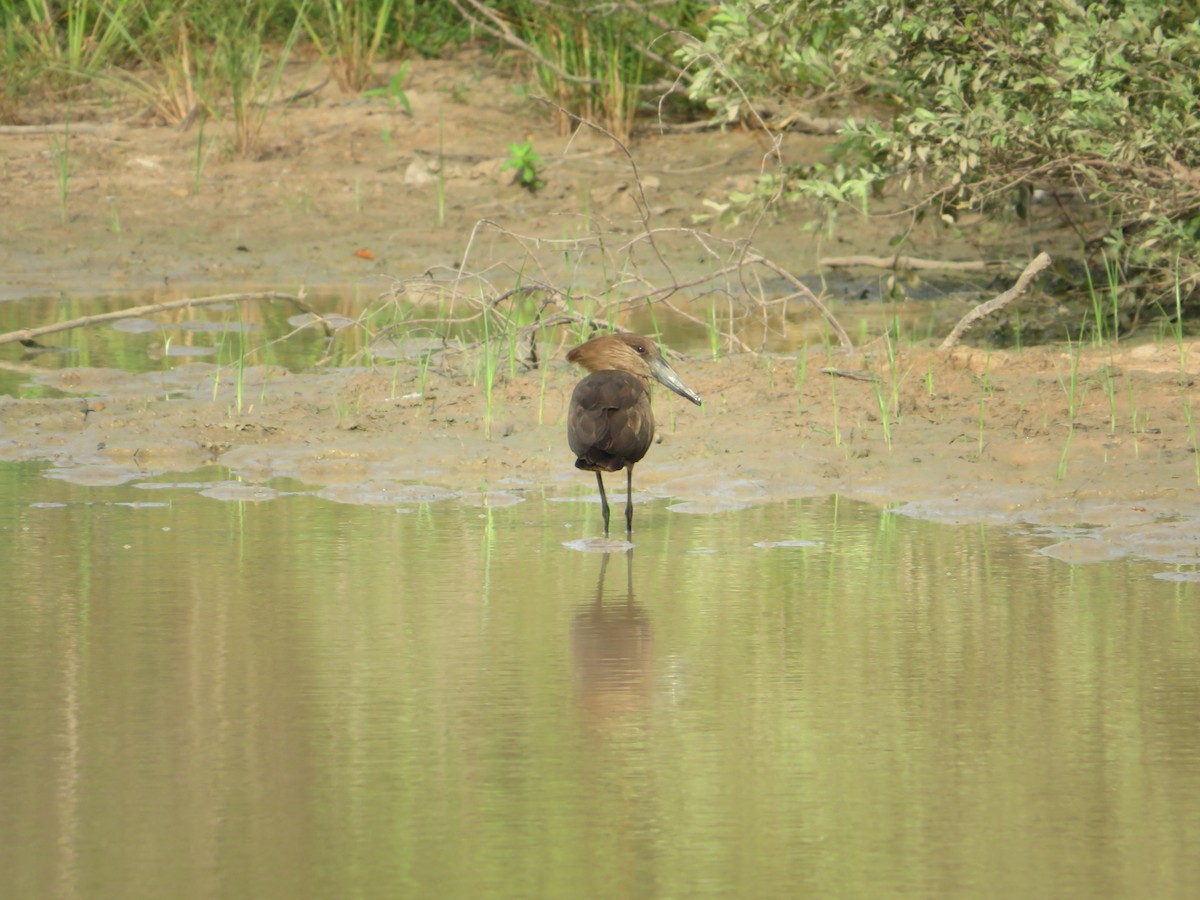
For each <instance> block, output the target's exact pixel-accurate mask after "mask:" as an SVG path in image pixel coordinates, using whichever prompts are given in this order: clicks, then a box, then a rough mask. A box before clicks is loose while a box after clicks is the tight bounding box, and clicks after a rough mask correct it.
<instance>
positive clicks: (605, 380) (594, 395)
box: [567, 370, 654, 472]
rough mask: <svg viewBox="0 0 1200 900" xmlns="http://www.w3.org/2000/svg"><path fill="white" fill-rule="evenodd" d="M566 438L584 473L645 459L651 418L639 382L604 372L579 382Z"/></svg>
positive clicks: (646, 396)
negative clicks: (588, 470) (584, 470)
mask: <svg viewBox="0 0 1200 900" xmlns="http://www.w3.org/2000/svg"><path fill="white" fill-rule="evenodd" d="M567 440H568V443H570V445H571V450H572V452H574V454H575V455H576V456H577V457H578V458H579V461H578V462H577V463H576V465H578V466H579V467H580V468H583V469H590V470H597V469H599V470H602V471H605V472H616V471H619V470H620V469H623V468H624V467H625V466H627V465H631V464H633V463H636V462H637V461H638V460H640V459H641V458H642V457H643V456H645V455H646V451H647V450H648V449H649V447H650V442H651V441H652V440H654V416H653V414H652V413H651V411H650V394H649V392H647V390H646V388H645V386H644V385H643V384H642V382H641V380H640V379H638V378H637V377H635V376H633V375H629V374H626V373H625V372H619V371H615V370H607V371H604V372H594V373H592V374H591V375H588V376H587V377H586V378H584V379H583V380H582V381H580V382H579V384H577V385H576V386H575V392H574V393H573V394H572V395H571V407H570V411H569V412H568V414H567Z"/></svg>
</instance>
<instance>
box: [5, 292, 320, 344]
mask: <svg viewBox="0 0 1200 900" xmlns="http://www.w3.org/2000/svg"><path fill="white" fill-rule="evenodd" d="M255 300H286V301H287V302H288V303H292V304H295V305H296V306H298V307H299V308H300V309H302V310H304V311H305V312H307V313H310V314H312V315H314V316H317V318H318V319H320V318H321V316H320V314H319V313H317V312H315V311H314V310H313V308H312V307H311V306H309V305H308V303H306V302H305V300H304V293H303V291H302V292H301V293H299V294H284V293H280V292H278V291H259V292H256V293H251V294H221V295H219V296H215V297H187V298H184V299H182V300H170V301H168V302H166V303H151V304H148V305H146V306H133V307H130V308H128V309H118V310H115V311H114V312H108V313H99V314H98V315H94V316H83V317H81V318H78V319H71V320H70V321H69V322H55V323H54V324H53V325H42V326H40V327H38V328H23V329H21V330H20V331H10V332H8V333H7V334H0V344H14V343H16V342H18V341H31V340H33V339H34V338H38V337H42V336H43V335H47V334H56V333H57V332H60V331H70V330H72V329H75V328H86V327H87V326H88V325H98V324H100V323H101V322H114V321H116V320H117V319H131V318H133V317H135V316H148V315H152V314H153V313H161V312H167V311H168V310H173V309H186V308H188V307H191V306H208V305H211V304H214V303H245V302H249V301H255Z"/></svg>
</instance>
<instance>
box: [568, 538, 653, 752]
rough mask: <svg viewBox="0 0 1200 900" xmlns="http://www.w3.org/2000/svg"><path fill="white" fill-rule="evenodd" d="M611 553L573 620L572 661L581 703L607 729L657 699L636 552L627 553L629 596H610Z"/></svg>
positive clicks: (649, 629)
mask: <svg viewBox="0 0 1200 900" xmlns="http://www.w3.org/2000/svg"><path fill="white" fill-rule="evenodd" d="M610 556H612V554H610V553H605V554H604V556H603V558H602V559H601V561H600V575H599V578H598V580H597V582H596V596H595V598H594V599H589V600H588V601H586V602H584V603H582V604H580V606H579V607H578V610H577V612H576V614H575V618H574V619H573V620H572V622H571V661H572V667H573V669H574V674H575V691H576V699H577V702H578V703H579V705H580V706H581V707H583V709H584V710H585V711H586V712H587V714H588V719H589V721H590V723H591V724H593V725H596V726H598V727H602V728H607V727H611V726H613V725H615V724H616V723H618V722H619V721H622V720H623V719H625V718H626V717H628V716H629V715H630V714H631V713H636V712H639V711H643V710H646V709H649V707H650V706H651V705H652V703H653V699H654V671H653V662H654V629H653V627H652V625H651V622H650V615H649V613H648V612H647V610H646V608H645V607H644V606H642V605H641V604H639V603H638V602H637V601H636V600H635V599H634V594H633V550H632V548H631V549H629V550H627V551H626V570H625V571H626V578H625V581H626V585H625V597H624V598H621V597H620V596H617V597H614V598H609V601H608V602H607V603H606V602H605V599H604V577H605V573H606V572H607V570H608V563H609V557H610Z"/></svg>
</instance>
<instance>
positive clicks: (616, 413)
mask: <svg viewBox="0 0 1200 900" xmlns="http://www.w3.org/2000/svg"><path fill="white" fill-rule="evenodd" d="M567 361H568V362H573V363H578V364H579V365H581V366H583V367H584V368H585V369H587V370H588V371H589V372H590V373H591V374H590V375H588V376H586V377H585V378H584V379H583V380H582V381H580V382H579V384H577V385H575V392H574V393H573V394H571V407H570V410H569V411H568V413H567V442H568V443H569V444H570V445H571V450H572V451H573V452H574V453H575V456H576V457H578V458H577V459H576V460H575V467H576V468H579V469H584V470H585V471H588V472H595V473H596V484H598V485H599V486H600V504H601V509H602V510H603V514H604V534H605V536H606V537H607V536H608V496H607V495H606V494H605V493H604V478H603V477H602V475H601V473H602V472H619V471H621V469H624V470H625V472H626V476H625V477H626V481H625V531H626V532H630V531H633V466H634V463H637V462H638V461H640V460H641V458H642V457H643V456H645V455H646V451H647V450H649V449H650V443H651V442H652V441H653V440H654V413H653V412H651V410H650V379H651V378H653V379H655V380H656V381H659V382H660V383H662V384H664V385H666V386H667V387H669V388H670V389H671V390H673V391H674V392H675V393H677V394H679V396H681V397H686V398H687V399H688V400H691V401H692V402H693V403H695V404H696V405H697V406H699V405H700V398H699V396H697V395H696V392H695V391H693V390H692V389H691V388H689V387H688V386H687V385H686V384H684V383H683V381H682V380H681V379H680V378H679V376H678V375H676V374H675V370H674V369H672V368H671V367H670V366H669V365H668V364H667V361H666V360H665V359H663V358H662V354H661V353H660V352H659V350H658V347H657V346H656V345H655V343H654V341H652V340H650V339H649V338H647V337H643V336H642V335H640V334H605V335H601V336H600V337H595V338H592V339H591V340H590V341H588V342H587V343H586V344H580V345H579V346H578V347H576V348H574V349H573V350H571V352H570V353H568V354H567Z"/></svg>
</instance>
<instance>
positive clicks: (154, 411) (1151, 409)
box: [0, 343, 1200, 565]
mask: <svg viewBox="0 0 1200 900" xmlns="http://www.w3.org/2000/svg"><path fill="white" fill-rule="evenodd" d="M1184 353H1185V356H1184V362H1183V365H1184V366H1185V372H1186V373H1187V375H1186V378H1185V384H1184V385H1183V386H1181V384H1180V351H1179V348H1178V347H1176V346H1169V345H1145V346H1140V347H1134V348H1131V349H1119V350H1113V351H1111V352H1110V351H1103V352H1100V351H1084V352H1083V353H1081V354H1080V355H1079V356H1078V358H1077V359H1072V357H1071V356H1070V355H1069V354H1067V353H1064V352H1060V351H1057V350H1050V349H1033V350H1025V351H1022V352H1020V353H1014V354H1005V353H995V352H994V353H991V354H985V353H983V352H980V351H973V350H960V351H958V352H955V353H953V354H951V355H950V356H944V355H941V354H938V353H934V352H932V351H910V352H906V353H902V354H900V355H899V356H898V357H897V359H896V363H895V367H894V370H893V368H892V367H891V366H890V365H888V366H886V369H881V360H880V359H878V358H872V357H869V356H865V357H860V358H856V359H850V360H848V359H846V358H845V357H842V356H838V357H836V359H834V360H830V361H832V362H834V364H835V365H837V366H838V368H839V369H842V370H852V371H863V372H874V373H876V374H877V375H879V377H880V378H881V379H882V380H881V383H880V387H879V389H878V390H877V389H876V386H875V385H874V384H873V383H870V382H865V381H859V380H856V379H851V378H845V377H834V376H830V375H826V374H822V373H821V372H820V371H819V369H820V368H821V367H822V366H823V365H825V363H826V360H825V359H822V358H818V357H817V355H816V354H812V355H810V356H809V357H808V358H807V360H805V359H803V358H802V357H783V356H772V357H760V358H754V357H752V356H749V355H739V356H732V357H727V358H723V359H719V360H716V361H712V360H702V359H686V360H683V361H681V362H680V363H679V364H678V367H679V368H680V370H681V371H682V372H684V373H686V378H687V381H688V383H689V384H690V385H692V386H693V387H694V388H695V389H696V390H697V391H698V392H699V393H700V394H701V395H702V396H703V397H704V398H705V404H704V406H703V407H702V408H700V409H697V408H695V407H693V406H691V405H690V404H687V403H685V402H683V401H680V400H678V398H675V397H673V396H671V395H669V394H668V393H667V392H662V391H660V392H659V393H658V396H657V397H656V415H657V417H658V419H659V421H660V438H661V440H660V442H659V444H658V446H656V447H654V448H652V449H651V452H650V454H649V455H648V457H647V459H646V460H645V461H644V463H643V464H642V465H641V466H639V468H638V478H637V482H638V489H639V491H642V492H645V493H646V494H649V495H657V496H664V497H670V498H672V499H673V500H674V501H675V502H674V504H673V505H672V507H671V508H672V509H673V510H674V511H675V512H676V513H687V514H708V513H719V512H721V511H722V510H729V509H737V508H743V507H747V506H752V505H756V504H764V503H774V502H778V501H782V500H787V499H792V498H797V497H809V496H821V495H828V494H831V493H839V494H842V495H844V496H847V497H850V498H854V499H860V500H864V501H867V502H871V503H875V504H891V505H898V506H899V512H901V513H903V514H906V515H913V516H921V517H924V518H929V519H933V520H935V521H941V522H947V523H958V524H969V523H979V522H982V523H988V524H992V525H998V526H1003V527H1011V528H1025V527H1029V528H1036V529H1039V530H1041V531H1043V532H1044V533H1045V534H1047V535H1049V536H1060V537H1061V538H1062V541H1063V542H1064V543H1062V544H1060V545H1059V546H1058V547H1056V548H1053V549H1051V550H1050V551H1049V552H1051V553H1053V554H1056V555H1059V556H1061V557H1062V558H1064V559H1068V560H1070V561H1090V560H1096V559H1107V558H1112V557H1113V556H1119V555H1123V554H1126V553H1128V554H1134V555H1137V556H1140V557H1147V558H1151V559H1156V560H1160V561H1162V562H1168V563H1178V564H1185V565H1194V564H1196V563H1200V481H1198V479H1200V475H1198V473H1197V459H1196V452H1195V440H1196V437H1195V431H1194V427H1195V425H1194V423H1192V424H1189V421H1188V415H1189V412H1188V404H1189V403H1190V404H1191V405H1192V408H1193V409H1196V408H1197V407H1200V393H1198V389H1197V387H1196V384H1197V376H1198V375H1200V343H1193V344H1191V345H1189V346H1186V347H1185V348H1184ZM884 362H885V361H884ZM1073 367H1074V368H1075V375H1074V383H1075V385H1076V392H1075V399H1074V405H1075V409H1074V413H1072V409H1071V405H1072V398H1071V392H1070V385H1071V382H1072V368H1073ZM892 371H894V373H895V381H894V382H893V381H892V374H891V373H892ZM407 374H408V376H409V377H407V378H406V377H404V375H401V376H400V377H398V378H393V377H392V376H391V375H390V374H388V373H384V372H377V373H372V372H370V371H365V370H359V371H337V372H329V373H322V374H295V373H289V372H287V371H285V370H281V369H274V370H270V369H264V368H256V369H252V370H249V371H247V372H246V374H245V379H244V383H243V390H242V396H243V408H242V411H241V412H240V413H239V412H238V411H237V408H236V405H237V397H236V386H235V385H234V383H233V379H231V378H230V377H229V372H228V370H227V369H226V370H225V372H224V373H223V374H220V373H218V369H217V367H215V366H211V365H208V364H195V363H193V364H186V365H181V366H178V367H176V368H174V369H171V370H170V371H166V372H161V373H151V374H146V375H138V376H134V375H129V374H127V373H123V372H117V371H112V370H98V369H66V370H61V371H57V372H49V373H45V374H43V375H41V376H38V380H39V381H40V382H42V383H44V384H46V385H48V386H52V387H54V388H56V389H59V390H61V391H65V392H69V393H71V394H75V395H78V399H77V398H75V397H70V398H65V399H55V400H13V399H8V398H6V399H3V400H0V428H2V429H3V430H2V434H3V437H2V438H0V458H3V459H6V460H29V459H44V460H48V461H50V463H51V464H52V466H51V468H50V469H49V470H48V472H47V475H48V476H49V477H53V478H61V479H65V480H68V481H72V482H76V483H80V484H88V485H111V484H121V483H128V482H135V481H141V480H145V479H147V478H151V477H160V476H166V475H170V474H171V473H179V474H180V475H184V474H186V473H189V472H192V471H194V470H196V469H198V468H201V467H204V466H206V465H211V464H219V465H220V466H224V467H227V469H228V472H229V478H230V479H231V481H233V482H236V483H235V484H233V485H227V486H225V487H224V488H222V489H221V490H220V491H218V494H217V495H218V496H224V497H227V498H228V499H247V500H259V499H269V498H270V497H272V496H273V495H274V490H273V488H272V487H271V485H272V484H273V483H276V484H277V483H279V482H278V481H276V480H278V479H292V480H293V481H292V482H289V483H293V484H294V483H299V484H302V485H304V486H305V489H309V490H314V491H318V492H319V493H320V494H321V495H322V496H325V497H327V498H329V499H330V500H334V501H338V502H350V503H378V504H412V503H420V502H436V501H439V500H447V499H452V498H456V497H463V496H466V495H470V497H471V498H472V499H471V502H486V501H485V500H484V499H483V498H480V497H479V496H478V495H479V494H480V492H483V493H484V494H491V493H495V494H497V495H498V496H497V498H496V499H497V501H498V502H504V501H505V500H506V499H507V498H508V496H509V495H510V494H512V493H514V492H516V493H519V492H521V491H525V490H541V489H550V490H554V491H557V490H563V491H565V490H568V489H570V488H572V487H578V486H580V485H581V484H583V483H584V482H586V484H587V485H588V486H589V487H590V485H591V476H590V475H587V474H584V473H580V472H578V471H577V470H575V469H574V468H573V466H572V457H571V455H570V452H569V450H568V449H567V447H566V442H565V437H564V432H565V407H566V403H567V399H568V397H569V395H570V390H571V387H572V386H573V384H574V381H575V379H576V377H577V373H575V372H574V371H572V370H571V369H570V368H569V367H567V366H566V364H565V363H563V362H561V361H559V360H555V361H554V362H552V363H551V367H550V369H549V371H548V372H547V374H546V377H545V378H544V379H543V377H542V375H541V373H539V372H536V371H533V372H528V373H525V374H522V375H518V376H517V377H515V378H508V379H504V380H502V382H501V383H500V384H499V385H498V387H497V390H496V393H495V395H494V397H493V412H492V416H491V418H490V422H489V419H488V416H487V413H486V404H485V402H484V397H483V391H482V387H481V386H479V385H476V384H472V382H471V379H470V378H468V377H466V376H465V375H458V374H455V373H454V372H449V371H437V370H436V367H433V368H431V369H430V370H429V371H427V372H426V381H425V389H424V392H423V393H418V391H417V390H416V386H417V372H416V368H415V366H414V367H413V369H412V371H410V372H408V373H407ZM214 383H216V387H215V396H214ZM893 383H894V384H895V386H896V387H895V392H894V394H893V391H892V384H893ZM881 395H882V396H883V397H884V400H885V405H886V406H887V407H888V409H889V412H888V415H887V416H886V417H885V416H884V415H882V414H881V411H880V405H879V398H880V396H881ZM85 398H86V399H85ZM893 404H894V405H893ZM893 410H898V413H897V412H894V411H893ZM885 423H886V427H885ZM489 428H490V431H491V437H490V438H489V437H488V435H487V431H488V429H489Z"/></svg>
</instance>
